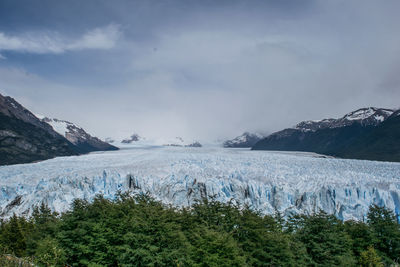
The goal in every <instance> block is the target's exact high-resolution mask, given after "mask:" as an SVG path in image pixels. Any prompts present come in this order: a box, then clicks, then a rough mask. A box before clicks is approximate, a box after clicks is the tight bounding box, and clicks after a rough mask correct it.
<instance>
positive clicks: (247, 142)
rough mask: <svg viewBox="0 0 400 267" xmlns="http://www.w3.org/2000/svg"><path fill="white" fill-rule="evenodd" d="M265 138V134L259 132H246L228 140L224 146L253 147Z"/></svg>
mask: <svg viewBox="0 0 400 267" xmlns="http://www.w3.org/2000/svg"><path fill="white" fill-rule="evenodd" d="M262 138H264V136H263V135H261V134H258V133H249V132H244V133H243V134H242V135H240V136H237V137H235V138H234V139H231V140H227V141H225V142H224V143H223V146H224V147H252V146H253V145H254V144H255V143H257V142H258V141H260V140H261V139H262Z"/></svg>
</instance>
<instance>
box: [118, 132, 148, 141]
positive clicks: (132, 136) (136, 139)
mask: <svg viewBox="0 0 400 267" xmlns="http://www.w3.org/2000/svg"><path fill="white" fill-rule="evenodd" d="M143 139H144V138H142V137H141V136H140V135H138V134H136V133H134V134H132V135H131V136H130V137H129V138H126V139H124V140H122V141H121V143H123V144H131V143H133V142H138V141H140V140H143Z"/></svg>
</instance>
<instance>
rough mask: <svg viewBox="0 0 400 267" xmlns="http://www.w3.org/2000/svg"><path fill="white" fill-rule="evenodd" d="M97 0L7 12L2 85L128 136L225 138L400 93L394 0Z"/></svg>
mask: <svg viewBox="0 0 400 267" xmlns="http://www.w3.org/2000/svg"><path fill="white" fill-rule="evenodd" d="M71 1H72V2H73V0H71ZM96 3H97V4H96V5H95V4H94V2H91V1H85V5H83V6H82V7H81V6H79V8H76V9H74V5H72V4H69V5H67V6H63V7H62V8H60V7H59V6H58V5H57V6H53V8H52V7H51V6H49V9H51V10H52V12H53V13H54V14H57V15H58V17H60V18H63V20H61V22H59V20H57V21H56V20H55V19H54V18H52V17H51V16H44V21H45V22H42V21H40V22H37V24H35V25H34V26H35V28H34V30H32V29H29V28H28V27H27V26H26V25H27V24H29V23H30V22H31V21H34V19H33V18H34V16H31V15H30V14H25V15H26V16H25V17H27V18H29V19H25V20H26V22H25V24H23V23H21V24H18V25H17V24H11V25H9V27H8V29H6V30H4V27H3V28H1V27H2V26H1V25H4V23H6V22H7V21H2V17H4V16H0V32H3V35H2V37H0V39H1V38H2V39H1V40H3V39H4V40H6V41H4V40H3V41H0V52H3V56H4V57H6V60H4V59H3V60H0V90H1V92H3V93H6V94H9V95H11V96H14V97H15V98H17V99H18V100H20V101H21V102H22V103H23V104H25V105H26V106H27V107H29V108H30V109H32V110H33V111H34V112H37V113H40V114H43V115H47V116H50V117H58V118H61V119H67V120H70V121H73V122H76V123H78V124H79V125H82V126H83V127H85V128H86V129H88V131H89V132H91V133H93V134H95V135H98V136H100V137H107V136H112V137H117V138H124V137H127V136H129V135H130V134H131V133H133V132H138V133H139V134H142V135H144V136H147V137H154V138H157V137H165V136H167V137H174V136H183V137H187V138H189V139H190V138H193V139H200V141H202V140H215V139H219V138H226V137H234V136H236V135H239V134H240V133H241V132H243V131H262V132H272V131H276V130H280V129H282V128H285V127H290V126H292V125H294V124H296V123H297V122H299V121H302V120H308V119H322V118H327V117H339V116H342V115H344V114H345V113H347V112H349V111H352V110H355V109H358V108H360V107H366V106H377V107H387V108H399V107H400V104H399V101H398V99H400V80H399V77H400V74H399V69H400V56H399V55H400V32H399V27H398V25H400V17H399V16H398V14H397V13H398V12H397V10H399V8H400V2H399V1H397V0H388V1H384V2H382V1H381V2H377V1H372V0H362V1H361V0H354V1H344V0H339V1H314V0H310V1H308V0H307V1H301V4H299V3H300V2H298V1H272V0H271V1H202V2H196V3H193V2H191V1H178V0H176V1H165V2H164V1H163V2H160V1H144V2H142V1H116V2H114V1H112V2H111V1H97V2H96ZM47 4H48V5H51V4H49V3H47ZM94 7H96V8H94ZM31 9H32V10H34V11H35V12H41V11H37V10H36V9H35V7H31ZM31 9H25V10H31ZM1 10H2V9H1V8H0V15H1ZM3 10H4V9H3ZM32 12H33V11H32ZM4 15H7V14H4ZM8 21H12V20H11V17H10V18H8ZM1 22H4V23H3V24H2V23H1ZM54 25H56V26H54ZM99 25H109V26H107V27H99ZM116 25H120V26H116ZM13 27H14V28H18V29H19V28H22V29H23V30H19V31H18V30H14V31H12V30H11V29H12V28H13ZM52 27H54V28H52ZM50 29H51V30H50ZM85 29H92V30H89V31H87V30H85ZM21 32H22V33H21ZM33 32H39V33H41V34H38V35H36V36H34V35H32V33H33ZM28 33H29V34H28ZM82 33H83V34H82ZM32 36H34V37H32ZM30 38H32V39H30ZM14 39H15V40H18V41H13V40H14ZM31 40H33V41H31ZM47 44H49V45H47ZM7 49H8V50H7ZM10 51H11V52H10ZM68 51H69V53H66V52H68Z"/></svg>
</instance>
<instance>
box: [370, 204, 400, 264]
mask: <svg viewBox="0 0 400 267" xmlns="http://www.w3.org/2000/svg"><path fill="white" fill-rule="evenodd" d="M367 218H368V221H367V222H368V225H369V226H370V227H371V229H372V231H373V235H374V242H375V244H374V247H375V248H376V249H377V250H379V251H380V252H381V253H382V256H383V258H384V260H385V261H386V262H387V263H391V262H393V261H395V262H399V261H400V225H399V223H398V222H397V219H396V216H395V215H394V213H393V211H391V210H389V209H387V208H385V207H379V206H377V205H372V206H370V208H369V212H368V215H367Z"/></svg>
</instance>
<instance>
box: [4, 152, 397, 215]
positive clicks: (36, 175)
mask: <svg viewBox="0 0 400 267" xmlns="http://www.w3.org/2000/svg"><path fill="white" fill-rule="evenodd" d="M0 187H1V193H0V214H1V216H2V217H9V216H11V215H12V214H13V213H16V214H20V215H29V214H30V213H31V212H32V207H34V206H35V205H40V203H42V202H45V203H47V204H48V205H49V207H50V208H51V209H52V210H55V211H58V212H64V211H66V210H68V209H69V208H70V204H71V203H72V201H73V199H75V198H81V199H87V200H91V199H93V197H94V196H95V195H96V194H102V195H104V196H105V197H106V198H114V197H115V196H116V194H117V192H118V191H122V192H124V191H128V190H129V191H131V192H133V193H150V194H151V195H152V196H153V197H155V198H156V199H157V200H160V201H162V202H163V203H165V204H172V205H174V206H189V205H191V204H193V203H194V202H195V201H196V200H198V199H201V198H203V197H214V198H215V199H216V200H218V201H222V202H228V201H230V200H234V201H237V202H239V203H240V204H242V205H244V204H247V205H249V206H250V207H251V208H253V209H256V210H260V211H261V212H262V213H264V214H271V213H274V212H275V211H279V212H281V213H282V214H284V215H285V216H288V215H290V214H294V213H307V214H309V213H312V212H316V211H318V210H320V209H321V210H324V211H326V212H328V213H330V214H334V215H336V216H337V217H338V218H340V219H344V220H348V219H356V220H363V219H365V216H366V213H367V211H368V207H369V205H371V204H373V203H375V204H378V205H382V206H385V207H388V208H390V209H392V210H394V211H395V213H396V215H397V216H398V217H399V214H400V163H389V162H375V161H364V160H347V159H346V160H345V159H334V158H323V157H320V155H317V154H312V153H288V152H273V151H249V150H247V149H223V148H219V147H206V148H184V147H156V146H147V147H130V148H129V147H128V148H124V149H122V150H120V151H111V152H96V153H92V154H88V155H84V156H72V157H59V158H55V159H51V160H47V161H43V162H38V163H32V164H22V165H12V166H2V167H0Z"/></svg>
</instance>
